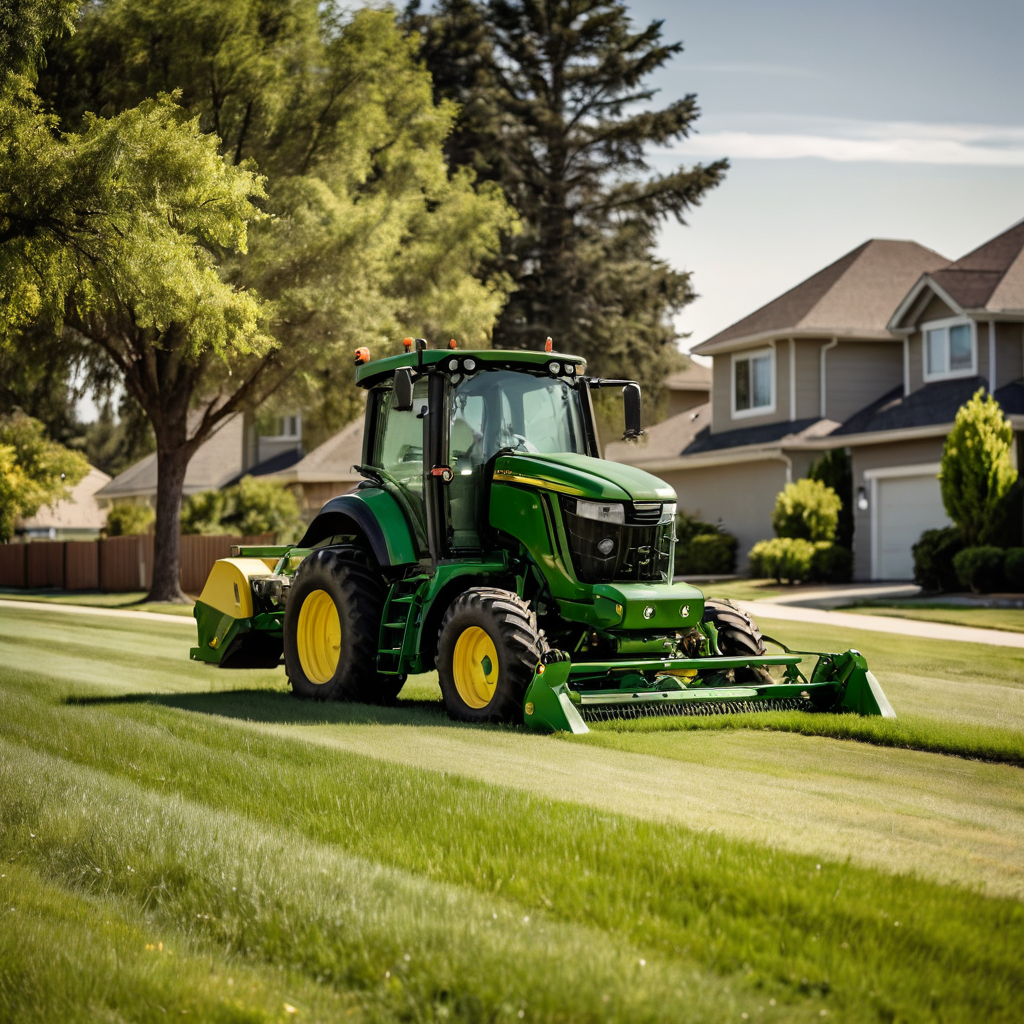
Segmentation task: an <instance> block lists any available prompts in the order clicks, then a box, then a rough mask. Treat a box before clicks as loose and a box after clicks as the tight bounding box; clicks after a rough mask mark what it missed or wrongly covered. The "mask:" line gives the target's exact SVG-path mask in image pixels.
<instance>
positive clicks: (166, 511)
mask: <svg viewBox="0 0 1024 1024" xmlns="http://www.w3.org/2000/svg"><path fill="white" fill-rule="evenodd" d="M25 3H26V5H27V6H29V7H32V6H33V5H32V3H31V0H25ZM46 6H47V4H46V0H36V3H35V6H34V7H33V10H37V11H38V10H41V9H42V8H44V7H46ZM50 6H53V4H52V0H50ZM68 9H69V8H68V6H67V5H64V6H63V7H62V8H61V10H62V11H64V12H65V14H66V12H67V10H68ZM47 23H48V24H50V25H51V28H52V27H53V25H55V24H58V23H59V19H57V21H56V22H55V21H54V19H53V18H51V19H49V22H47ZM40 25H43V22H40ZM44 27H45V26H44ZM77 28H78V32H77V34H76V35H74V36H73V37H72V38H70V39H67V40H65V41H63V42H61V43H58V44H54V45H53V46H52V47H51V51H50V53H49V60H48V62H47V71H46V74H45V76H44V77H43V79H41V81H40V90H41V95H42V96H43V97H44V99H45V109H44V106H43V104H42V103H41V102H40V100H39V99H37V97H36V96H35V94H34V93H33V92H32V90H31V88H29V86H28V84H27V79H25V78H24V77H22V78H19V79H18V82H17V83H15V84H14V85H12V87H11V89H10V90H9V95H10V97H13V99H10V101H5V102H3V103H0V300H2V302H3V304H2V312H0V319H2V320H3V323H2V324H0V326H2V327H5V328H7V329H13V328H15V327H18V326H20V325H21V324H23V323H25V322H26V321H27V320H28V319H30V318H46V319H47V320H49V321H51V322H53V323H55V324H58V325H59V324H63V325H64V328H65V334H66V335H68V334H70V336H71V337H72V338H74V339H75V340H76V341H77V342H79V343H81V344H84V345H85V346H87V347H88V349H89V350H90V351H92V352H94V353H96V354H97V357H98V358H100V359H102V360H106V361H107V362H108V363H109V365H111V366H113V367H114V368H115V369H116V372H117V374H118V375H119V377H120V380H121V382H122V383H123V385H124V388H125V389H126V391H127V392H128V394H129V396H130V397H131V398H132V399H133V400H134V401H135V402H136V403H137V404H138V406H139V407H140V408H141V409H142V410H143V412H144V413H145V415H146V416H147V417H148V419H149V421H150V423H151V424H152V427H153V432H154V439H155V443H156V452H157V465H158V491H157V508H156V512H157V521H156V551H155V565H154V576H153V590H152V596H153V597H154V599H164V600H166V599H173V598H175V597H176V596H179V597H180V590H179V588H178V583H177V579H178V571H177V558H178V555H177V550H178V541H177V537H178V515H179V511H180V504H181V492H182V485H183V481H184V473H185V468H186V466H187V464H188V460H189V458H190V457H191V455H192V454H193V453H194V452H195V450H196V449H197V448H198V447H199V445H200V444H202V442H203V441H204V440H205V439H206V438H207V437H208V436H209V435H210V433H211V432H212V431H213V430H214V429H215V428H216V427H217V426H218V424H220V423H221V422H222V421H223V420H224V419H225V418H227V417H228V416H231V415H233V414H235V413H236V412H239V411H241V410H243V409H246V408H250V407H253V406H256V405H259V404H260V403H261V402H263V401H264V400H266V399H267V398H269V397H271V396H274V395H277V396H281V395H283V394H285V393H287V392H288V391H289V390H290V391H291V392H292V393H293V394H295V395H300V394H301V393H302V392H303V390H304V389H305V390H307V391H308V390H310V389H316V388H330V389H335V390H346V389H347V394H348V395H349V396H350V404H351V405H352V406H353V407H354V406H355V404H356V398H355V392H354V388H353V387H352V384H351V369H350V366H351V354H350V353H351V349H352V348H354V347H355V343H356V342H358V343H359V344H365V343H367V342H369V343H371V344H378V345H383V344H386V343H387V342H388V340H389V339H397V338H400V337H402V336H404V335H405V334H408V333H425V334H426V335H427V336H429V335H430V334H431V333H440V332H441V331H442V330H443V331H444V332H446V333H447V332H448V331H450V332H452V333H454V334H456V335H457V336H462V337H463V338H465V339H467V340H473V341H481V340H486V338H487V337H488V336H489V333H490V329H491V325H492V324H493V321H494V319H495V316H496V315H497V312H498V310H499V309H500V307H501V305H502V303H503V301H504V297H505V294H506V290H507V281H506V279H505V278H504V277H503V276H502V275H501V274H500V273H494V274H491V275H489V276H484V275H482V274H480V273H479V268H480V266H481V264H482V262H483V260H484V259H485V258H487V257H488V256H491V255H493V254H494V253H496V252H497V250H498V247H499V242H500V235H501V233H502V232H503V231H506V230H509V229H510V228H511V227H512V225H513V223H514V215H513V213H512V211H511V210H510V208H509V207H508V206H507V204H505V202H504V200H503V199H502V197H501V194H500V189H498V188H497V186H495V185H493V184H486V183H485V184H484V185H482V186H480V187H477V186H476V185H475V184H474V181H473V176H472V174H471V173H470V172H468V171H459V170H456V171H453V172H452V173H449V171H448V168H447V166H446V164H445V160H444V154H443V150H442V145H443V142H444V139H445V136H446V135H447V133H448V131H449V130H450V127H451V124H452V120H453V116H454V110H453V108H452V106H451V105H450V104H443V103H442V104H435V103H434V102H433V99H432V95H431V88H430V79H429V76H428V74H427V72H426V71H425V70H424V69H423V68H422V67H421V66H420V65H419V64H418V62H417V61H416V59H415V45H414V43H413V42H412V41H410V40H408V39H407V38H405V37H404V36H403V35H402V33H401V32H400V31H399V30H398V28H397V27H396V25H395V21H394V16H393V14H392V13H391V12H389V11H373V10H365V11H360V12H357V13H356V14H354V15H352V16H351V17H349V16H345V17H342V16H340V15H338V14H337V13H336V9H335V8H334V7H333V6H329V5H324V6H321V5H319V4H318V3H316V0H288V2H282V3H277V4H267V3H264V2H261V0H228V2H217V0H187V2H185V3H183V4H174V5H171V4H166V3H157V2H154V0H99V2H96V3H91V4H89V5H88V6H87V7H86V8H84V10H83V13H82V15H81V17H80V18H79V20H78V22H77ZM42 34H43V28H40V32H39V33H37V34H36V35H35V36H33V35H31V33H29V34H28V35H26V39H27V40H28V42H26V43H25V44H24V45H22V46H21V47H20V49H19V50H18V52H19V53H23V54H27V55H29V56H24V57H23V58H21V59H22V60H23V63H24V62H28V63H31V54H32V53H37V51H38V39H39V38H42ZM33 39H34V40H36V42H35V43H32V40H33ZM30 44H31V45H30ZM33 46H34V47H35V49H34V50H33V49H32V47H33ZM8 77H9V78H10V76H8ZM12 81H13V79H12Z"/></svg>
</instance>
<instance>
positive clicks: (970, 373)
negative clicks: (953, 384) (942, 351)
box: [921, 316, 978, 384]
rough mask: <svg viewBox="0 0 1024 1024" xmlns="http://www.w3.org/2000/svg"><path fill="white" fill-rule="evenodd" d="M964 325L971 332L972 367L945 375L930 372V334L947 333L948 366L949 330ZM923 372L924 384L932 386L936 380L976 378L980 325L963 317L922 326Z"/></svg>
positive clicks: (947, 352) (930, 322)
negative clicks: (934, 332) (932, 332)
mask: <svg viewBox="0 0 1024 1024" xmlns="http://www.w3.org/2000/svg"><path fill="white" fill-rule="evenodd" d="M964 324H966V325H967V327H968V328H969V329H970V332H971V365H970V367H968V368H967V369H966V370H947V371H946V372H945V373H929V372H928V332H929V331H945V332H946V365H947V366H948V365H949V329H950V328H951V327H960V326H963V325H964ZM921 372H922V375H923V376H924V382H925V383H926V384H930V383H931V382H932V381H936V380H953V379H955V378H956V377H976V376H977V375H978V325H977V324H976V323H975V322H974V321H973V320H969V319H967V317H963V316H952V317H946V319H944V320H930V321H928V323H924V324H921Z"/></svg>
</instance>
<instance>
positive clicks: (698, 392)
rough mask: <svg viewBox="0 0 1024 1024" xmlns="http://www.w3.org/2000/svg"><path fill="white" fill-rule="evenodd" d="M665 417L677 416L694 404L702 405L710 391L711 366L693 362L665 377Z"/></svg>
mask: <svg viewBox="0 0 1024 1024" xmlns="http://www.w3.org/2000/svg"><path fill="white" fill-rule="evenodd" d="M662 387H663V388H664V389H665V398H666V402H665V417H666V418H667V417H669V416H677V415H678V414H679V413H681V412H686V411H687V410H688V409H692V408H693V407H694V406H696V405H704V404H705V403H706V402H707V400H708V396H709V395H710V393H711V368H710V367H709V366H699V365H698V364H697V363H693V364H692V365H691V366H689V367H687V368H686V369H685V370H680V372H679V373H673V374H671V375H670V376H668V377H666V378H665V381H664V383H663V384H662Z"/></svg>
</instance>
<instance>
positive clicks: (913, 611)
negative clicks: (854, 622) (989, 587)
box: [843, 601, 1024, 633]
mask: <svg viewBox="0 0 1024 1024" xmlns="http://www.w3.org/2000/svg"><path fill="white" fill-rule="evenodd" d="M843 611H846V612H859V613H861V614H864V615H895V616H896V617H897V618H901V619H923V620H924V621H925V622H948V623H950V624H951V625H953V626H977V627H978V628H979V629H1006V630H1010V631H1011V632H1014V633H1024V608H965V607H961V606H959V605H943V604H935V603H931V602H921V603H918V602H917V601H899V602H893V601H887V602H884V603H883V602H879V603H877V604H875V603H873V602H871V601H864V602H861V603H859V604H856V605H851V606H849V607H846V608H843Z"/></svg>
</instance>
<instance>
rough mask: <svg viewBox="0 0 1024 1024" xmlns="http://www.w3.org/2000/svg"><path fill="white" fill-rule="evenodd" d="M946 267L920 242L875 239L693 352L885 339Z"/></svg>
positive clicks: (944, 262) (937, 256)
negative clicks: (910, 297) (902, 304)
mask: <svg viewBox="0 0 1024 1024" xmlns="http://www.w3.org/2000/svg"><path fill="white" fill-rule="evenodd" d="M947 263H948V261H947V260H946V258H945V257H944V256H940V255H939V254H938V253H936V252H933V251H932V250H931V249H926V248H925V247H924V246H923V245H918V244H917V243H916V242H905V241H894V240H890V239H878V238H875V239H871V240H870V241H867V242H864V243H863V244H862V245H859V246H858V247H857V248H856V249H853V250H852V251H851V252H848V253H847V254H846V255H845V256H842V257H840V258H839V259H838V260H836V261H835V263H831V264H829V266H827V267H825V268H824V269H823V270H819V271H818V273H817V274H814V275H813V276H811V277H809V278H807V280H806V281H803V282H801V283H800V284H798V285H797V286H796V287H795V288H791V289H790V290H789V291H788V292H785V293H784V294H782V295H780V296H779V297H778V298H777V299H774V300H772V301H771V302H769V303H768V304H767V305H766V306H762V307H761V308H760V309H758V310H756V311H755V312H753V313H751V314H750V315H749V316H747V317H744V318H743V319H742V320H739V321H737V322H736V323H735V324H733V325H732V326H731V327H727V328H726V329H725V330H724V331H721V332H720V333H718V334H716V335H715V336H714V337H712V338H709V339H708V340H707V341H705V342H703V343H702V344H700V345H698V346H696V347H695V348H694V349H693V351H694V352H714V351H717V350H719V349H722V348H725V347H732V346H733V345H734V344H735V343H737V342H741V341H744V340H754V339H756V338H764V337H767V336H769V335H772V334H787V333H792V334H801V333H812V334H814V333H817V334H840V335H847V336H849V335H852V336H854V337H858V336H859V337H886V336H887V334H888V328H887V324H888V321H889V317H890V315H891V313H892V311H893V309H894V308H895V306H896V305H897V303H898V302H899V301H900V299H901V298H903V296H904V295H905V294H906V293H907V290H908V289H909V288H910V287H911V286H912V285H913V283H914V281H916V280H917V279H918V278H919V277H920V276H921V275H922V274H923V273H926V272H928V271H931V270H938V269H940V268H941V267H944V266H945V265H946V264H947Z"/></svg>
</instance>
